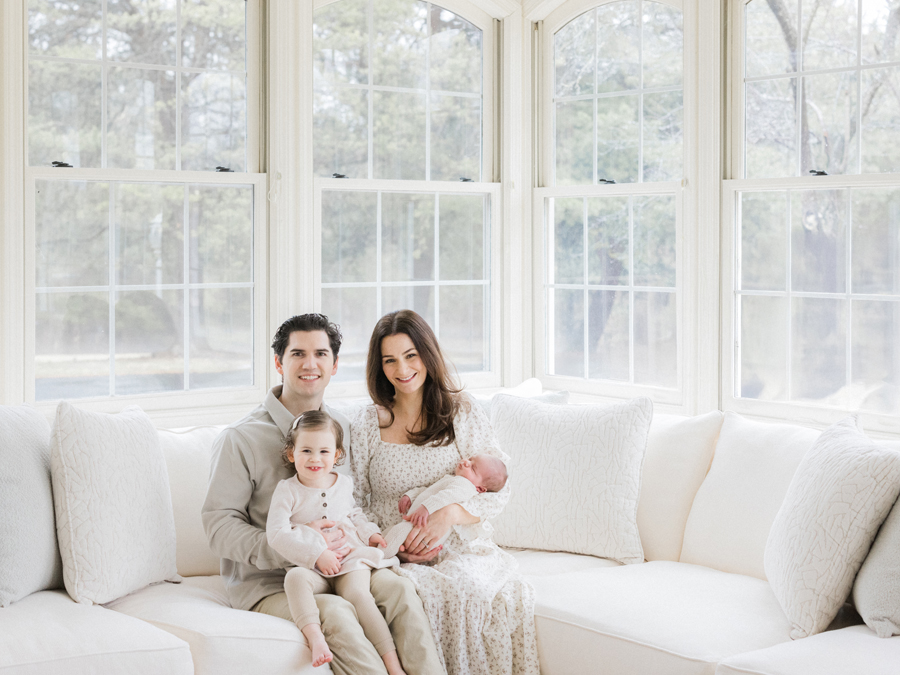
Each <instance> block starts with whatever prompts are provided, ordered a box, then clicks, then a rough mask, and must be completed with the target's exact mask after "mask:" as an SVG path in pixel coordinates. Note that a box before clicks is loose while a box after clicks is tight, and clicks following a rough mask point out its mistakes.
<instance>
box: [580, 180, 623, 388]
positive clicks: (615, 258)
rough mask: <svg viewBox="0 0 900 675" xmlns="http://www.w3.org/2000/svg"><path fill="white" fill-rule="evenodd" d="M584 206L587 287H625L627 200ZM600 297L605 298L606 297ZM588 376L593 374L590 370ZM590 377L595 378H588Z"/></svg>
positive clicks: (605, 200)
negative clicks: (589, 285)
mask: <svg viewBox="0 0 900 675" xmlns="http://www.w3.org/2000/svg"><path fill="white" fill-rule="evenodd" d="M587 203H588V283H589V284H602V285H610V284H627V283H628V273H629V260H628V256H629V253H628V222H629V213H628V211H629V209H628V198H627V197H611V198H605V199H588V200H587ZM602 297H603V298H607V295H603V296H602ZM609 297H610V298H615V297H618V296H616V295H614V294H613V295H610V296H609ZM590 302H591V330H593V328H594V321H595V317H594V310H593V307H594V300H593V298H592V299H591V300H590ZM599 302H601V304H606V303H607V302H609V303H611V302H612V300H600V301H599ZM604 323H605V320H604ZM626 327H627V326H626ZM601 333H602V331H601ZM626 337H627V331H626ZM626 347H627V344H626ZM626 355H627V352H626ZM592 358H593V356H592ZM591 372H593V367H592V368H591ZM591 377H594V376H593V375H591Z"/></svg>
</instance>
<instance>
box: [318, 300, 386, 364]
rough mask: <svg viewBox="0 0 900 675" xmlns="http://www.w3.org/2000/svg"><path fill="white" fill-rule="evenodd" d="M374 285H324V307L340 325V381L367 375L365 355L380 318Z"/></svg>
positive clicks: (329, 315)
mask: <svg viewBox="0 0 900 675" xmlns="http://www.w3.org/2000/svg"><path fill="white" fill-rule="evenodd" d="M375 294H376V291H375V289H374V288H323V289H322V311H323V312H325V314H327V315H328V318H329V319H331V320H332V321H334V322H335V323H337V324H338V325H339V326H340V327H341V334H342V335H343V338H344V339H343V341H342V343H341V351H340V354H338V357H339V361H338V371H337V375H335V376H334V380H335V381H338V382H361V381H365V379H366V356H367V354H368V351H369V338H370V337H371V335H372V328H373V327H374V326H375V322H376V321H378V314H377V305H376V295H375Z"/></svg>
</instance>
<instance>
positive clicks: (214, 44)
mask: <svg viewBox="0 0 900 675" xmlns="http://www.w3.org/2000/svg"><path fill="white" fill-rule="evenodd" d="M170 1H171V0H170ZM246 12H247V10H246V4H245V3H240V2H232V1H231V0H189V1H186V0H181V60H182V64H181V65H183V66H185V67H188V68H203V69H204V70H233V71H238V72H244V71H245V70H246V69H247V68H246V50H247V39H246V32H247V31H246V23H247V20H246Z"/></svg>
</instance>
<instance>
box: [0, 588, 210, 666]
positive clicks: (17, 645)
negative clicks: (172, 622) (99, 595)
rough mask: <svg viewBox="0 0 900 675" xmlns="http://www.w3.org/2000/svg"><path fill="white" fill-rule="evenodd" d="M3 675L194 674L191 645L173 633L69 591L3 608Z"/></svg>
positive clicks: (0, 614) (0, 619) (37, 595)
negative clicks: (82, 600) (78, 598)
mask: <svg viewBox="0 0 900 675" xmlns="http://www.w3.org/2000/svg"><path fill="white" fill-rule="evenodd" d="M0 635H2V636H3V639H2V640H0V674H2V675H12V674H13V673H15V675H44V674H46V675H58V674H59V673H65V674H66V675H104V674H105V673H109V674H110V675H121V674H122V673H128V674H129V675H145V674H146V675H159V673H166V675H190V674H191V673H193V672H194V666H193V662H192V660H191V652H190V648H189V647H188V645H187V644H186V643H185V642H184V641H182V640H179V639H178V638H177V637H175V636H174V635H171V634H169V633H167V632H165V631H161V630H159V628H156V627H154V626H151V625H150V624H148V623H144V622H143V621H138V620H137V619H135V618H133V617H130V616H124V615H122V614H119V613H118V612H111V611H110V610H108V609H105V608H104V607H100V606H97V605H94V606H86V605H81V604H78V603H77V602H75V601H74V600H72V598H70V597H69V596H68V595H67V594H66V592H65V591H41V592H39V593H34V594H32V595H29V596H28V597H26V598H23V599H22V600H20V601H18V602H16V603H14V604H12V605H10V606H9V607H6V608H4V609H2V610H0Z"/></svg>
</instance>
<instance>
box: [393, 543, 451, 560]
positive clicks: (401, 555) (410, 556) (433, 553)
mask: <svg viewBox="0 0 900 675" xmlns="http://www.w3.org/2000/svg"><path fill="white" fill-rule="evenodd" d="M442 548H444V547H443V546H438V547H437V548H433V549H431V550H430V551H428V552H427V553H425V554H423V555H413V554H412V553H405V552H404V551H403V547H402V546H401V547H400V552H399V553H397V557H398V558H400V562H405V563H426V562H431V561H432V560H434V559H435V558H436V557H437V554H438V553H440V552H441V549H442Z"/></svg>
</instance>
